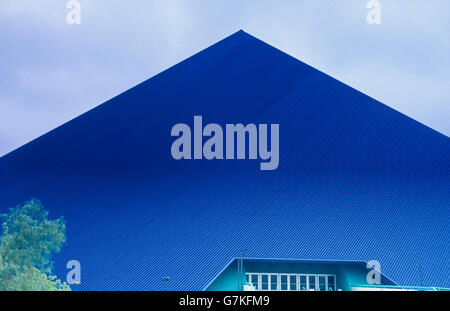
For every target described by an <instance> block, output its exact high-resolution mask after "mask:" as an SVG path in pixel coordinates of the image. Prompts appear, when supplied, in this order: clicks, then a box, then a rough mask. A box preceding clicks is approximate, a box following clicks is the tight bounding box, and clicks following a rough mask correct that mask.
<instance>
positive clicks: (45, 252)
mask: <svg viewBox="0 0 450 311" xmlns="http://www.w3.org/2000/svg"><path fill="white" fill-rule="evenodd" d="M0 219H1V221H2V222H3V223H2V231H3V232H2V235H1V238H0V291H13V290H24V291H55V290H70V287H69V285H67V284H66V283H65V282H61V281H60V280H58V279H57V278H56V276H54V275H53V274H52V268H53V267H52V261H51V256H52V254H53V253H58V252H59V251H60V250H61V247H62V245H63V244H64V242H65V241H66V225H65V222H64V219H63V218H62V217H61V218H59V219H56V220H49V219H48V212H47V211H46V210H45V208H44V206H42V204H41V202H39V201H38V200H34V199H32V200H31V201H28V202H26V203H25V204H23V205H22V206H20V205H19V206H17V207H15V208H11V209H10V210H9V213H8V214H4V215H0Z"/></svg>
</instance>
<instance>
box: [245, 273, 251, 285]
mask: <svg viewBox="0 0 450 311" xmlns="http://www.w3.org/2000/svg"><path fill="white" fill-rule="evenodd" d="M245 281H246V282H247V283H250V275H248V274H246V275H245Z"/></svg>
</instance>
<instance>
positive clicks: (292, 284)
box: [289, 275, 297, 290]
mask: <svg viewBox="0 0 450 311" xmlns="http://www.w3.org/2000/svg"><path fill="white" fill-rule="evenodd" d="M289 290H297V276H296V275H290V276H289Z"/></svg>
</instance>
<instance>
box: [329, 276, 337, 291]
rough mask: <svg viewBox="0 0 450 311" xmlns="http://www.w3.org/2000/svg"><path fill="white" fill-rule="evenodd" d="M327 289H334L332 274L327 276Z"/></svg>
mask: <svg viewBox="0 0 450 311" xmlns="http://www.w3.org/2000/svg"><path fill="white" fill-rule="evenodd" d="M328 290H330V291H335V290H336V288H335V286H334V276H329V277H328Z"/></svg>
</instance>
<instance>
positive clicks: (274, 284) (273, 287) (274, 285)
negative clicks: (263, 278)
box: [270, 275, 278, 290]
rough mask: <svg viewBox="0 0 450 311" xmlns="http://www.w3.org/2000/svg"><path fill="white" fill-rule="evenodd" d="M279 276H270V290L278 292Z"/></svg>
mask: <svg viewBox="0 0 450 311" xmlns="http://www.w3.org/2000/svg"><path fill="white" fill-rule="evenodd" d="M277 279H278V278H277V275H271V276H270V289H271V290H278V286H277V285H278V284H277V283H278V281H277Z"/></svg>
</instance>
